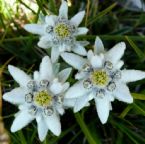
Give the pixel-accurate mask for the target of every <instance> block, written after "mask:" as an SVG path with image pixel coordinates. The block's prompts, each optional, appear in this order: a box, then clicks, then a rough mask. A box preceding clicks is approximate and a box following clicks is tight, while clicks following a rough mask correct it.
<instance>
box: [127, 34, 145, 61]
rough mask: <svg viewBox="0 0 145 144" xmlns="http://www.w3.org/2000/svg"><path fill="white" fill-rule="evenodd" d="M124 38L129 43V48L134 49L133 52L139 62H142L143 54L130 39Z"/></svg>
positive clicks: (144, 58) (144, 57)
mask: <svg viewBox="0 0 145 144" xmlns="http://www.w3.org/2000/svg"><path fill="white" fill-rule="evenodd" d="M125 38H126V39H127V41H128V42H129V44H130V45H131V47H132V48H133V49H134V51H135V52H136V54H137V55H138V57H139V59H140V60H141V61H144V60H145V55H144V54H143V52H142V51H141V50H140V49H139V48H138V47H137V45H136V44H135V43H134V42H133V41H132V40H131V38H129V37H128V36H125Z"/></svg>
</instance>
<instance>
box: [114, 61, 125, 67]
mask: <svg viewBox="0 0 145 144" xmlns="http://www.w3.org/2000/svg"><path fill="white" fill-rule="evenodd" d="M123 65H124V62H123V61H122V60H120V61H118V62H117V63H116V65H115V67H114V68H115V69H121V67H122V66H123Z"/></svg>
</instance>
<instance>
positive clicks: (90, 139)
mask: <svg viewBox="0 0 145 144" xmlns="http://www.w3.org/2000/svg"><path fill="white" fill-rule="evenodd" d="M75 118H76V121H77V123H78V124H79V126H80V128H81V129H82V131H83V133H84V135H85V136H86V139H87V140H88V142H89V144H97V143H96V142H95V140H94V139H93V137H92V135H91V134H90V132H89V130H88V128H87V126H86V124H85V123H84V121H83V119H82V117H81V115H80V114H79V113H75Z"/></svg>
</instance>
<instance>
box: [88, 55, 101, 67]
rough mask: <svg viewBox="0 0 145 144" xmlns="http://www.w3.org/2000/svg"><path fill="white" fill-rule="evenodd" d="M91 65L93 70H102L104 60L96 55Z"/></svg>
mask: <svg viewBox="0 0 145 144" xmlns="http://www.w3.org/2000/svg"><path fill="white" fill-rule="evenodd" d="M90 62H91V65H92V66H93V68H101V67H102V65H103V60H102V58H101V57H100V56H98V55H95V56H93V57H92V58H91V61H90Z"/></svg>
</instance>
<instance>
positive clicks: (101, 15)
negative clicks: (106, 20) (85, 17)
mask: <svg viewBox="0 0 145 144" xmlns="http://www.w3.org/2000/svg"><path fill="white" fill-rule="evenodd" d="M115 6H116V3H113V4H112V5H111V6H109V7H108V8H106V9H105V10H103V11H101V12H100V13H99V14H98V15H97V16H96V17H94V18H93V19H92V20H89V22H88V24H87V26H89V25H91V24H93V23H94V22H96V21H97V20H98V19H99V18H101V17H103V16H104V15H106V14H107V13H109V12H110V11H111V10H112V9H113V8H114V7H115Z"/></svg>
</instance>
